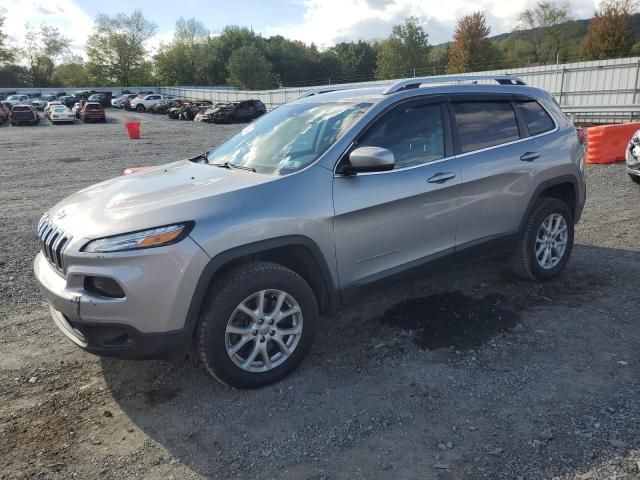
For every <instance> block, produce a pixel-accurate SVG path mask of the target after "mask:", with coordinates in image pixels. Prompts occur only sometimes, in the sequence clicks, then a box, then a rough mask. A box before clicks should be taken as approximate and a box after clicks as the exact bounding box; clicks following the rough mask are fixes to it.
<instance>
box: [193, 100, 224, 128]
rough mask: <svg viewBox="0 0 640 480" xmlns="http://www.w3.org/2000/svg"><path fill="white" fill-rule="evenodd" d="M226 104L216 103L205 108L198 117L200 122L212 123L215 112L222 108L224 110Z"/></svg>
mask: <svg viewBox="0 0 640 480" xmlns="http://www.w3.org/2000/svg"><path fill="white" fill-rule="evenodd" d="M227 105H228V103H216V104H215V105H213V106H211V107H209V108H207V109H206V110H205V111H204V112H203V113H202V116H201V117H200V121H201V122H206V123H213V117H214V115H215V113H216V112H219V111H220V110H222V109H223V108H225V107H226V106H227Z"/></svg>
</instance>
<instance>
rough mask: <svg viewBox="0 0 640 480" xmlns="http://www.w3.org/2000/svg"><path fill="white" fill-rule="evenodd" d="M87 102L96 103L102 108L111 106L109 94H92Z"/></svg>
mask: <svg viewBox="0 0 640 480" xmlns="http://www.w3.org/2000/svg"><path fill="white" fill-rule="evenodd" d="M88 101H89V102H98V103H99V104H100V105H102V106H103V107H104V108H106V107H110V106H111V92H99V93H94V94H93V95H91V96H90V97H89V99H88Z"/></svg>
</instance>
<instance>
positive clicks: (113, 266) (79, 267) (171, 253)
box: [34, 237, 209, 359]
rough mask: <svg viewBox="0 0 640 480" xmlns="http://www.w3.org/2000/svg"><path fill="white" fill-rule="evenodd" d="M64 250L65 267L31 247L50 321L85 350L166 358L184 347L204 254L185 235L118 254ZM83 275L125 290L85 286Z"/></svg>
mask: <svg viewBox="0 0 640 480" xmlns="http://www.w3.org/2000/svg"><path fill="white" fill-rule="evenodd" d="M84 243H86V240H82V241H79V242H76V244H75V245H70V248H69V250H68V251H65V253H64V258H65V265H67V268H66V272H65V274H64V275H62V274H61V273H59V272H58V271H57V270H56V269H55V267H53V266H52V265H51V264H50V263H49V261H48V260H47V258H46V257H45V256H44V255H43V254H42V252H40V253H38V255H37V256H36V258H35V261H34V273H35V276H36V279H37V280H38V283H39V285H40V289H41V291H42V293H43V294H44V296H45V297H46V299H47V301H48V302H49V305H50V306H51V315H52V317H53V320H54V322H55V324H56V325H57V326H58V328H59V329H60V330H61V331H62V333H64V334H65V336H66V337H67V338H68V339H69V340H71V341H72V342H73V343H75V344H76V345H78V346H79V347H81V348H83V349H84V350H86V351H88V352H91V353H94V354H98V355H103V356H112V357H119V358H140V359H142V358H165V357H168V356H172V355H175V354H179V353H182V352H184V351H185V350H186V349H187V348H188V347H189V343H190V340H191V334H192V327H193V326H192V325H187V324H186V318H187V312H188V309H189V306H190V304H191V299H192V297H193V292H194V290H195V286H196V284H197V281H198V279H199V277H200V274H201V273H202V271H203V270H204V267H205V266H206V264H207V263H208V261H209V257H208V256H207V254H206V253H204V251H203V250H202V249H201V248H200V247H199V246H198V245H197V244H196V243H195V242H194V241H193V240H191V238H190V237H187V238H185V239H184V240H182V241H181V242H179V243H177V244H175V245H169V246H166V247H158V248H153V249H147V250H141V251H132V252H122V253H117V254H87V253H83V252H79V251H78V250H77V249H76V248H77V246H78V245H81V244H84ZM87 277H106V278H109V279H112V280H115V281H116V283H118V285H119V286H120V287H121V288H122V291H123V292H124V297H122V298H112V297H105V296H101V295H99V294H97V293H95V292H94V291H90V290H87V288H86V286H85V280H86V278H87Z"/></svg>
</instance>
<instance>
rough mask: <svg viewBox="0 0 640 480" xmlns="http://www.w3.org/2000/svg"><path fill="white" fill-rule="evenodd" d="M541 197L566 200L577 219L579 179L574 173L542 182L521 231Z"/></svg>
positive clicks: (530, 200) (530, 201)
mask: <svg viewBox="0 0 640 480" xmlns="http://www.w3.org/2000/svg"><path fill="white" fill-rule="evenodd" d="M541 197H550V198H557V199H558V200H562V201H563V202H565V203H566V204H567V205H568V207H569V210H571V213H572V215H573V218H574V222H575V221H577V215H578V180H577V179H576V178H575V177H574V176H573V175H562V176H560V177H556V178H553V179H550V180H547V181H544V182H542V183H540V184H539V185H538V186H537V187H536V189H535V190H534V192H533V195H531V198H530V199H529V203H528V205H527V209H526V211H525V214H524V215H523V217H522V220H521V222H520V228H519V231H520V232H522V229H523V228H524V226H525V224H526V222H527V219H528V218H529V215H530V214H531V212H532V211H533V208H534V206H535V204H536V202H537V201H538V199H540V198H541Z"/></svg>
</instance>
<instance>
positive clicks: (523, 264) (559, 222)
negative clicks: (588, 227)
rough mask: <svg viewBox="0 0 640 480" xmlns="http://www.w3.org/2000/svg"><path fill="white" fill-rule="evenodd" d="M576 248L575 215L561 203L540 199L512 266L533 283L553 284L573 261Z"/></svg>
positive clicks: (530, 217) (524, 230)
mask: <svg viewBox="0 0 640 480" xmlns="http://www.w3.org/2000/svg"><path fill="white" fill-rule="evenodd" d="M572 248H573V215H572V214H571V210H570V209H569V207H568V206H567V204H566V203H564V202H563V201H561V200H558V199H556V198H548V197H542V198H540V199H539V200H538V201H537V202H536V204H535V206H534V207H533V210H532V211H531V213H530V215H529V217H528V219H527V222H526V224H525V227H524V229H523V231H522V234H521V237H520V242H519V245H518V248H517V250H516V252H515V253H514V255H513V258H512V261H511V265H512V268H513V270H514V272H515V273H516V274H518V275H520V276H521V277H523V278H527V279H530V280H539V281H545V280H551V279H552V278H553V277H555V276H556V275H558V274H559V273H560V272H561V271H562V269H564V267H565V265H566V264H567V262H568V261H569V256H570V255H571V250H572Z"/></svg>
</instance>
